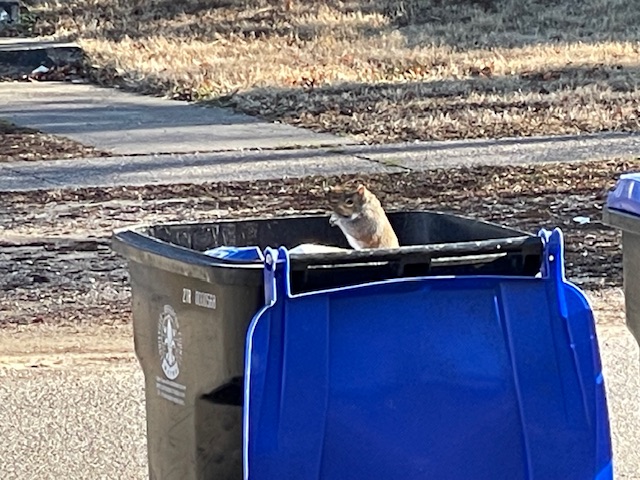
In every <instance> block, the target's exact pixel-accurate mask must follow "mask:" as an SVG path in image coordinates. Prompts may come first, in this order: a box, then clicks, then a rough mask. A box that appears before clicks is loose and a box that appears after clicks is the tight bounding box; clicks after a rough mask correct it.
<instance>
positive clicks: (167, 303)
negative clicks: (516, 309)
mask: <svg viewBox="0 0 640 480" xmlns="http://www.w3.org/2000/svg"><path fill="white" fill-rule="evenodd" d="M328 218H329V217H328V216H318V215H316V216H300V217H287V218H273V219H261V220H253V219H248V220H241V221H218V222H215V223H204V224H202V223H198V224H165V225H156V226H142V227H137V228H130V229H121V230H117V231H116V232H114V236H113V248H114V250H116V251H117V252H119V253H121V254H122V255H123V256H125V257H126V258H127V259H128V261H129V273H130V283H131V288H132V310H133V330H134V341H135V351H136V355H137V357H138V359H139V362H140V365H141V367H142V370H143V372H144V376H145V397H146V410H147V442H148V457H149V473H150V478H151V479H153V480H209V479H224V480H234V479H241V478H242V428H241V426H242V398H243V372H244V355H245V351H244V348H245V335H246V330H247V326H248V324H249V322H250V321H251V319H252V318H253V316H254V314H256V313H257V311H258V310H259V309H260V308H261V307H262V306H263V305H264V303H265V299H264V294H265V293H264V280H263V273H264V264H263V262H262V261H259V260H256V259H247V260H237V259H236V260H233V261H232V260H224V259H218V258H213V257H211V256H208V255H205V254H204V253H203V252H204V251H206V250H208V249H210V248H213V247H216V246H222V245H225V246H238V247H240V246H255V247H258V248H259V249H260V250H263V249H264V248H266V247H267V246H272V247H278V246H285V247H288V248H292V247H295V246H296V245H299V244H302V243H320V244H325V245H335V246H340V247H344V248H349V247H348V244H347V242H346V240H345V239H344V237H343V235H342V233H341V232H340V230H339V229H338V228H332V227H331V226H330V225H329V221H328ZM389 219H390V221H391V223H392V224H393V226H394V229H395V230H396V233H397V234H398V237H399V239H400V242H401V244H402V245H404V246H410V245H414V247H406V248H401V249H399V250H387V251H382V250H380V251H376V252H375V254H374V255H370V253H361V252H355V251H349V252H347V253H345V254H344V255H343V256H340V255H338V256H336V255H333V256H332V263H331V265H327V262H326V261H323V255H321V254H320V255H318V254H310V255H303V254H301V255H298V256H295V255H292V256H291V269H292V272H291V275H292V279H293V278H294V277H295V281H294V282H292V283H293V284H294V285H295V286H296V288H298V289H301V290H305V289H308V290H315V289H320V288H331V287H338V286H346V285H355V284H359V283H363V282H369V281H374V280H383V279H389V278H397V277H408V276H418V275H442V274H457V275H465V274H474V275H482V274H488V275H491V274H495V275H523V276H535V275H536V274H537V273H538V272H539V271H540V265H541V259H542V243H541V240H540V238H539V237H537V236H534V235H530V234H526V233H524V232H520V231H517V230H512V229H508V228H504V227H501V226H498V225H494V224H490V223H486V222H481V221H476V220H471V219H467V218H462V217H458V216H454V215H448V214H442V213H434V212H408V213H403V212H397V213H391V214H390V215H389ZM419 245H424V246H423V247H415V246H419ZM320 264H322V267H323V268H314V267H318V265H320Z"/></svg>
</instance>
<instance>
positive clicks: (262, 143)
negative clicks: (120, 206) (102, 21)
mask: <svg viewBox="0 0 640 480" xmlns="http://www.w3.org/2000/svg"><path fill="white" fill-rule="evenodd" d="M0 118H4V119H6V120H9V121H11V122H13V123H15V124H17V125H21V126H24V127H31V128H35V129H37V130H41V131H43V132H45V133H50V134H53V135H62V136H65V137H68V138H71V139H73V140H75V141H77V142H80V143H82V144H85V145H88V146H93V147H96V148H97V149H99V150H103V151H107V152H110V153H113V154H114V155H148V154H162V153H194V152H218V151H227V150H242V149H256V148H268V149H271V148H296V147H313V146H327V145H344V144H349V143H353V141H352V140H349V139H347V138H341V137H336V136H334V135H328V134H320V133H314V132H311V131H309V130H304V129H301V128H296V127H292V126H290V125H284V124H278V123H269V122H265V121H262V120H259V119H256V118H254V117H250V116H247V115H241V114H237V113H234V112H232V111H231V110H226V109H222V108H213V107H204V106H198V105H194V104H189V103H187V102H181V101H176V100H167V99H163V98H158V97H148V96H142V95H134V94H131V93H125V92H122V91H120V90H117V89H111V88H99V87H95V86H93V85H88V84H74V83H63V82H31V83H26V82H2V83H0Z"/></svg>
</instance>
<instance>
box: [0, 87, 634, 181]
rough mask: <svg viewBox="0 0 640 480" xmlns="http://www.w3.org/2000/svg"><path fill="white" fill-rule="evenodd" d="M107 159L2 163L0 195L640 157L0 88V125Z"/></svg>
mask: <svg viewBox="0 0 640 480" xmlns="http://www.w3.org/2000/svg"><path fill="white" fill-rule="evenodd" d="M2 118H5V119H8V120H10V121H12V122H14V123H16V124H18V125H22V126H27V127H32V128H36V129H39V130H42V131H44V132H47V133H51V134H58V135H64V136H66V137H69V138H72V139H74V140H76V141H79V142H80V143H83V144H85V145H91V146H94V147H97V148H98V149H101V150H106V151H109V152H112V154H113V156H112V157H103V158H89V159H73V160H61V161H46V162H15V163H4V164H2V163H0V191H24V190H39V189H50V188H66V187H105V186H117V185H120V186H127V185H130V186H135V185H149V184H171V183H203V182H219V181H232V180H239V181H242V180H266V179H280V178H283V177H305V176H308V175H341V174H348V173H365V174H371V173H395V172H403V171H417V170H429V169H433V168H449V167H459V166H466V167H470V166H474V165H524V164H536V163H544V162H571V161H586V160H602V159H611V158H616V157H617V158H621V157H622V158H632V157H639V156H640V134H628V133H604V134H595V135H579V136H563V137H525V138H506V139H500V140H464V141H446V142H417V143H402V144H392V145H377V146H368V145H357V144H355V143H354V142H353V141H352V140H350V139H348V138H343V137H337V136H334V135H329V134H318V133H314V132H311V131H308V130H304V129H301V128H296V127H292V126H289V125H283V124H277V123H269V122H266V121H262V120H259V119H256V118H253V117H249V116H246V115H240V114H236V113H234V112H232V111H229V110H225V109H220V108H208V107H202V106H197V105H193V104H188V103H186V102H178V101H172V100H166V99H161V98H155V97H145V96H140V95H133V94H129V93H124V92H121V91H119V90H117V89H104V88H98V87H94V86H91V85H86V84H72V83H58V82H44V83H38V82H35V83H6V82H5V83H0V119H2Z"/></svg>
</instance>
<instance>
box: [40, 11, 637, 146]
mask: <svg viewBox="0 0 640 480" xmlns="http://www.w3.org/2000/svg"><path fill="white" fill-rule="evenodd" d="M32 11H33V14H34V18H36V21H35V24H34V27H33V28H34V32H35V33H39V34H54V35H55V36H57V37H59V38H67V39H74V40H78V41H79V42H80V43H81V45H82V46H83V48H84V49H85V50H86V52H87V53H88V55H89V57H90V63H91V65H92V68H91V69H90V73H89V75H90V77H91V78H92V79H93V81H95V82H97V83H100V84H106V85H119V86H121V87H124V88H129V89H133V90H137V91H140V92H146V93H153V94H157V93H160V94H166V95H169V96H172V97H175V98H182V99H193V100H205V101H210V102H212V103H214V104H216V105H223V106H231V107H233V108H235V109H237V110H239V111H243V112H247V113H250V114H253V115H260V116H263V117H265V118H268V119H271V120H274V121H284V122H287V123H290V124H294V125H300V126H304V127H309V128H312V129H314V130H317V131H323V132H334V133H339V134H344V135H351V136H355V137H356V138H358V139H360V140H362V141H366V142H390V141H398V140H428V139H448V138H456V139H459V138H481V137H503V136H513V135H536V134H576V133H581V132H598V131H636V130H638V129H639V124H638V122H639V120H638V116H639V115H640V112H639V109H638V106H639V104H640V102H639V100H640V96H639V95H640V94H639V93H638V92H639V90H638V84H637V77H638V69H639V68H640V66H639V64H638V53H639V52H640V43H639V41H640V38H639V36H638V31H637V28H636V26H637V25H638V22H640V10H639V9H638V8H636V5H635V3H634V2H624V1H620V0H591V1H581V0H561V1H558V2H549V1H547V0H520V1H515V0H458V1H454V2H444V1H441V0H351V1H339V0H330V1H316V0H313V1H300V0H293V1H282V0H250V1H242V2H240V1H234V0H228V1H223V2H210V1H205V0H190V1H188V2H169V1H165V0H140V1H136V2H130V1H125V0H113V1H108V2H106V1H102V0H70V1H66V0H65V1H60V0H59V1H52V2H47V3H45V4H42V5H40V6H34V8H33V9H32Z"/></svg>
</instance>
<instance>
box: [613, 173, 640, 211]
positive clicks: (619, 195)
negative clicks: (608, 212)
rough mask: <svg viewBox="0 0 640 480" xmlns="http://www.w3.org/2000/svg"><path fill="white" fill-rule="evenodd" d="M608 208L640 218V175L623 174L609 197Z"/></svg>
mask: <svg viewBox="0 0 640 480" xmlns="http://www.w3.org/2000/svg"><path fill="white" fill-rule="evenodd" d="M606 207H607V208H608V209H612V210H620V211H623V212H625V213H628V214H630V215H635V216H639V217H640V173H625V174H622V175H621V176H620V179H619V180H618V183H616V188H615V189H614V190H613V191H612V192H610V193H609V196H608V197H607V205H606Z"/></svg>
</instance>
